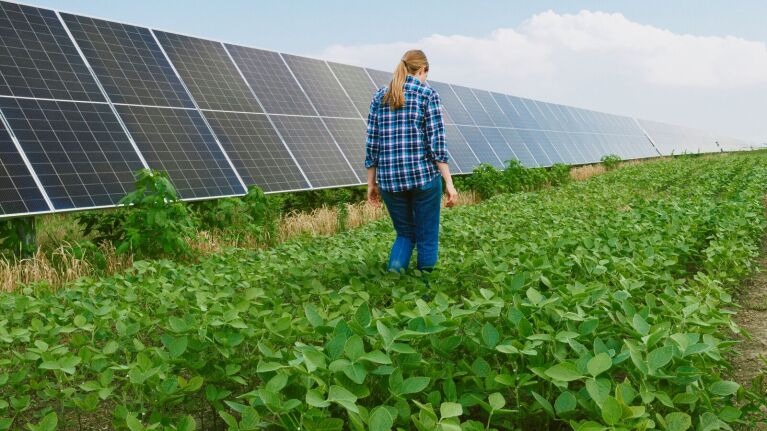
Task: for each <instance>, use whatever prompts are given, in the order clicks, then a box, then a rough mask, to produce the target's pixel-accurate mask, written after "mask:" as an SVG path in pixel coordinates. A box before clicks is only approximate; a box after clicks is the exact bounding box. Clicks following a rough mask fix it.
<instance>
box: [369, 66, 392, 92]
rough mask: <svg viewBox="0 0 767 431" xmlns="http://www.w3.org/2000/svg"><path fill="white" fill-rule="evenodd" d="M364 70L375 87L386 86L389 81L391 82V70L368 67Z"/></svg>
mask: <svg viewBox="0 0 767 431" xmlns="http://www.w3.org/2000/svg"><path fill="white" fill-rule="evenodd" d="M365 71H366V72H367V73H368V76H370V79H371V80H372V81H373V83H374V84H375V85H376V88H377V89H378V88H381V87H388V86H389V83H391V78H392V73H391V72H384V71H382V70H376V69H370V68H365Z"/></svg>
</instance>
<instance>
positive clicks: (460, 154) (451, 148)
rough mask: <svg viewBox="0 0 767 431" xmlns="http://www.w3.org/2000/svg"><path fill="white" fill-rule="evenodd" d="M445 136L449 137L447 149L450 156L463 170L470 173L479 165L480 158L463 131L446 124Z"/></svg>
mask: <svg viewBox="0 0 767 431" xmlns="http://www.w3.org/2000/svg"><path fill="white" fill-rule="evenodd" d="M445 138H446V139H447V151H448V153H450V158H451V159H452V160H453V162H455V164H456V165H457V166H458V168H459V169H460V170H461V172H464V173H467V174H468V173H470V172H471V171H472V170H474V168H475V167H476V166H477V165H479V160H478V159H477V156H476V155H474V152H473V151H472V150H471V148H470V147H469V144H468V143H466V139H464V137H463V135H462V134H461V131H460V130H458V127H456V126H453V125H450V124H448V125H446V126H445Z"/></svg>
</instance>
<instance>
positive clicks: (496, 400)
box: [487, 392, 506, 410]
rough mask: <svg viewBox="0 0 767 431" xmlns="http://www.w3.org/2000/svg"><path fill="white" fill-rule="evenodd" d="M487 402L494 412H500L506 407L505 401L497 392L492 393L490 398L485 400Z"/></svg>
mask: <svg viewBox="0 0 767 431" xmlns="http://www.w3.org/2000/svg"><path fill="white" fill-rule="evenodd" d="M487 401H488V404H490V407H492V408H493V409H494V410H500V409H502V408H503V407H504V406H506V399H505V398H504V397H503V395H501V394H500V393H499V392H493V393H492V394H490V396H489V397H488V398H487Z"/></svg>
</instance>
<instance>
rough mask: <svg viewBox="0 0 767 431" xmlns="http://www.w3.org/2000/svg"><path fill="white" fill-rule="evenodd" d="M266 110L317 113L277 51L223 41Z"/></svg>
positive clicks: (298, 113)
mask: <svg viewBox="0 0 767 431" xmlns="http://www.w3.org/2000/svg"><path fill="white" fill-rule="evenodd" d="M226 49H227V50H228V51H229V53H230V54H231V55H232V58H233V59H234V62H235V63H236V64H237V66H239V68H240V71H242V74H243V75H244V76H245V79H246V80H247V81H248V83H249V84H250V87H251V88H252V89H253V92H254V93H256V96H257V97H258V100H260V101H261V104H262V105H263V106H264V109H265V110H266V112H267V113H269V114H289V115H317V112H316V111H315V110H314V108H313V107H312V104H311V103H310V102H309V99H308V98H307V97H306V95H305V94H304V92H303V91H302V90H301V88H300V87H299V86H298V83H297V82H296V80H295V79H294V78H293V76H292V75H291V74H290V72H289V71H288V66H287V65H286V64H285V62H284V61H282V57H280V54H279V53H276V52H272V51H264V50H262V49H255V48H246V47H243V46H237V45H229V44H227V45H226Z"/></svg>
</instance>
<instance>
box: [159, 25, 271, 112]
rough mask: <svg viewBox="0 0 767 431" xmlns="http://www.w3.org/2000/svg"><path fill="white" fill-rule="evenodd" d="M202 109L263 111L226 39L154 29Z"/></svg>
mask: <svg viewBox="0 0 767 431" xmlns="http://www.w3.org/2000/svg"><path fill="white" fill-rule="evenodd" d="M153 33H154V35H155V36H156V37H157V40H159V41H160V46H162V48H163V49H164V51H165V53H166V54H167V55H168V57H169V58H170V60H171V64H173V66H174V68H175V69H176V71H177V72H178V74H179V75H180V76H181V79H182V81H183V82H184V84H185V85H186V87H187V89H188V90H189V93H191V95H192V97H193V99H194V101H195V102H196V103H197V106H199V107H200V109H202V110H218V111H230V112H250V113H263V112H264V110H263V108H262V107H261V105H260V103H259V102H258V100H257V99H256V97H255V96H254V95H253V92H252V91H251V89H250V87H249V86H248V83H247V82H246V81H245V78H244V77H243V76H242V75H241V74H240V71H239V70H238V69H237V66H236V65H235V64H234V61H233V60H232V59H231V57H230V56H229V53H228V52H227V50H226V48H225V47H224V44H223V43H220V42H214V41H210V40H206V39H200V38H196V37H192V36H185V35H180V34H176V33H169V32H164V31H156V30H153Z"/></svg>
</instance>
